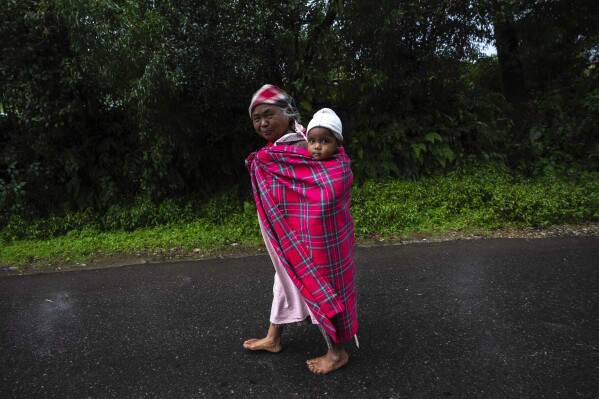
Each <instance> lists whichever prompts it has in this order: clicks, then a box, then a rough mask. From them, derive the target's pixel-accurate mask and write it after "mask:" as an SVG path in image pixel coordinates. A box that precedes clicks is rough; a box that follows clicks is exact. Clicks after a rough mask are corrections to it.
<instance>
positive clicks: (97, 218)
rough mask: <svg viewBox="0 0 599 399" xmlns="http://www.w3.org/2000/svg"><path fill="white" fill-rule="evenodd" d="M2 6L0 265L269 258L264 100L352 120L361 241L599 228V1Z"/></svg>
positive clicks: (180, 0)
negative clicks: (158, 252)
mask: <svg viewBox="0 0 599 399" xmlns="http://www.w3.org/2000/svg"><path fill="white" fill-rule="evenodd" d="M0 2H1V4H2V7H1V8H2V10H3V12H2V13H1V14H0V42H1V43H0V88H1V90H0V244H2V246H3V248H4V249H3V250H0V257H4V259H0V263H2V264H5V263H7V262H8V263H10V262H16V263H19V262H23V261H27V260H28V261H35V260H39V259H42V258H43V257H44V256H41V255H38V254H37V252H36V251H38V250H36V249H31V248H32V247H31V245H33V244H32V243H33V242H36V243H37V244H39V243H40V242H46V243H47V245H48V246H50V247H53V248H55V247H56V246H57V245H56V242H57V241H51V240H53V239H57V238H60V237H66V239H67V240H70V241H71V242H73V241H76V239H79V238H80V239H86V238H88V239H90V240H91V239H92V238H94V239H98V237H100V235H101V234H104V233H108V232H115V234H121V233H122V232H127V231H128V232H133V231H140V229H145V228H151V227H156V226H178V227H176V228H175V230H177V229H179V230H180V231H184V234H183V233H181V234H180V235H176V234H175V235H174V236H173V235H172V234H173V233H172V232H173V231H174V230H173V229H172V228H171V229H170V230H169V231H170V232H171V233H169V234H171V238H170V239H169V241H168V243H164V242H161V243H158V244H157V243H154V244H147V243H141V244H139V245H138V246H137V247H136V246H133V247H131V248H125V247H118V246H117V247H115V248H114V249H113V250H112V251H117V252H118V251H127V250H132V251H139V250H141V249H144V248H145V249H147V250H153V249H151V248H150V247H152V246H154V247H155V246H169V245H171V246H179V247H181V246H183V247H185V248H188V249H191V248H196V249H197V247H201V246H202V245H204V246H209V245H208V244H207V242H208V241H209V242H212V241H213V242H214V243H216V244H218V245H228V244H231V243H237V242H241V243H245V242H244V238H245V239H246V240H247V241H248V243H251V242H259V240H260V239H259V232H258V230H257V228H256V224H255V209H253V208H252V200H251V194H250V188H249V177H248V175H247V171H246V170H245V167H244V159H245V158H246V157H247V155H248V154H249V153H251V152H252V151H255V150H256V149H258V148H260V147H261V146H262V145H263V143H262V141H261V139H260V137H259V136H258V135H257V134H255V133H254V132H253V131H252V127H251V124H250V122H249V117H248V104H249V100H250V98H251V96H252V94H253V92H254V91H255V90H256V89H258V88H259V87H260V86H262V85H263V84H264V83H273V84H276V85H279V86H281V87H282V88H284V89H285V90H286V91H288V92H289V93H290V94H291V95H292V96H293V97H294V98H295V99H296V103H297V105H298V107H299V109H300V113H301V114H302V116H303V122H304V124H307V122H308V121H309V119H310V117H311V116H312V114H313V112H314V111H316V110H317V109H319V108H321V107H325V106H326V107H330V108H333V109H335V110H336V111H337V113H338V114H339V115H340V117H341V119H342V121H343V126H344V138H345V142H344V145H345V147H346V149H347V151H348V153H349V155H350V157H351V159H352V162H353V171H354V175H355V188H356V189H355V193H354V208H353V211H352V212H353V213H354V218H355V219H356V225H357V233H358V234H364V235H369V234H370V235H372V234H378V235H384V234H391V235H393V234H400V233H402V234H405V233H406V232H407V231H408V230H406V229H411V231H416V230H427V229H428V230H434V229H435V227H434V226H435V223H437V225H442V224H443V223H449V225H446V227H447V226H448V227H449V228H452V229H464V228H467V227H468V226H474V227H477V226H478V227H485V228H497V227H501V226H505V225H510V223H515V224H519V225H530V226H547V225H549V224H555V223H568V222H578V223H580V222H588V221H596V220H599V194H598V192H599V175H598V172H597V171H598V170H599V169H598V166H599V74H598V72H597V63H598V61H599V25H598V24H597V23H596V21H597V20H599V2H597V1H595V0H567V1H566V0H527V1H512V0H473V1H469V0H463V1H449V0H446V1H442V0H435V1H433V0H419V1H415V0H412V1H398V0H395V1H391V0H380V1H376V2H375V1H367V0H333V1H297V0H291V1H287V2H275V1H272V0H248V1H239V0H219V1H216V0H206V1H191V0H177V1H163V0H146V1H139V0H137V1H134V0H120V1H115V0H96V1H88V0H0ZM486 46H491V47H494V48H495V49H496V54H492V55H489V54H485V52H484V51H483V49H484V48H485V47H486ZM467 209H470V210H473V211H474V213H468V212H466V210H467ZM458 216H459V218H458ZM452 223H453V224H452ZM219 226H221V227H222V226H225V227H226V230H227V232H226V233H218V232H215V231H216V230H215V229H217V230H218V228H220V227H219ZM227 226H228V227H227ZM160 228H163V227H160ZM154 231H156V230H154ZM206 232H208V233H206ZM203 234H204V235H206V234H207V237H208V236H209V237H211V238H209V239H207V240H208V241H202V239H201V238H198V237H201V236H202V235H203ZM189 235H194V236H195V237H196V238H192V239H191V240H186V239H185V238H184V237H187V236H189ZM111 237H112V238H111V240H113V241H119V242H120V241H123V240H126V239H124V238H123V236H111ZM129 237H132V236H131V235H130V236H129ZM215 237H216V238H215ZM248 237H252V239H249V238H248ZM48 240H50V241H48ZM210 240H212V241H210ZM142 241H143V240H142ZM25 242H26V243H29V244H27V245H29V246H26V247H20V245H22V244H23V243H25ZM48 243H49V244H48ZM169 243H170V244H169ZM37 244H36V245H37ZM98 245H99V246H97V247H94V248H92V249H90V248H89V247H86V249H83V250H82V253H83V254H87V255H88V256H89V255H90V254H91V253H92V252H94V251H96V252H102V251H107V249H106V245H107V244H106V243H104V244H101V245H100V244H98ZM102 245H104V247H102ZM9 248H13V249H14V248H20V249H18V250H16V252H18V253H19V255H10V256H9V255H8V254H9V251H8V249H9ZM23 248H25V249H23ZM2 251H4V252H2ZM63 255H64V254H63ZM11 256H12V257H11ZM64 256H67V255H64Z"/></svg>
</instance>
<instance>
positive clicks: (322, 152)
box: [307, 108, 343, 161]
mask: <svg viewBox="0 0 599 399" xmlns="http://www.w3.org/2000/svg"><path fill="white" fill-rule="evenodd" d="M342 130H343V129H342V125H341V119H339V117H338V116H337V114H336V113H335V111H333V110H332V109H330V108H323V109H321V110H319V111H318V112H316V113H315V114H314V116H313V117H312V120H311V121H310V123H309V124H308V129H307V132H308V133H307V140H308V152H309V153H310V155H311V156H312V158H313V159H316V160H319V161H324V160H326V159H329V158H330V157H331V156H333V154H335V152H336V151H337V147H340V146H341V145H342V144H343V135H342Z"/></svg>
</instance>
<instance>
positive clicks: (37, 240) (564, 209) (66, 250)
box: [0, 165, 599, 265]
mask: <svg viewBox="0 0 599 399" xmlns="http://www.w3.org/2000/svg"><path fill="white" fill-rule="evenodd" d="M352 214H353V217H354V219H355V223H356V235H357V239H358V242H359V241H360V240H363V239H365V238H370V237H377V238H385V237H394V238H406V237H407V238H410V237H411V236H412V235H413V234H414V233H419V234H422V233H426V234H432V235H435V234H442V233H444V232H447V231H456V230H459V231H465V232H481V231H487V230H489V229H496V228H500V227H501V228H504V227H516V228H517V227H521V226H538V227H545V226H548V225H551V224H566V223H581V222H586V221H589V220H599V173H591V172H583V173H577V172H573V171H563V172H562V173H555V172H549V173H546V174H545V175H543V176H538V177H534V178H525V177H522V176H520V177H518V175H514V174H513V173H510V172H509V171H508V170H507V169H506V168H505V167H502V166H496V167H491V166H490V165H488V166H487V167H485V168H479V167H474V166H470V167H465V168H460V169H458V170H456V171H454V172H451V173H450V174H449V175H448V176H431V177H426V178H422V179H419V180H417V181H408V180H390V181H388V182H380V183H375V182H372V181H369V182H367V183H365V184H363V185H361V186H356V187H355V188H354V192H353V201H352ZM131 230H135V231H131ZM67 231H68V233H66V234H64V233H65V232H67ZM0 237H1V238H3V239H4V240H5V241H6V245H4V246H1V247H0V264H3V265H7V264H8V265H23V264H25V263H28V262H32V261H33V262H36V263H38V264H42V263H44V262H46V263H47V262H51V263H52V262H59V263H65V262H67V263H68V262H74V261H85V260H86V259H89V258H94V257H96V256H101V255H111V254H118V253H140V252H142V253H154V252H159V253H161V254H169V253H175V254H176V253H181V254H186V253H188V254H191V253H193V251H194V250H195V251H200V252H201V253H207V252H210V251H213V250H223V249H226V248H231V245H241V246H246V247H247V246H258V245H260V244H261V243H262V239H261V235H260V230H259V228H258V222H257V217H256V209H255V207H254V205H253V203H252V202H251V201H241V200H239V195H238V193H236V192H233V191H232V192H229V193H227V194H223V195H221V196H219V197H217V198H216V197H215V198H213V200H212V201H210V202H208V203H203V204H201V205H198V203H197V202H189V203H186V204H175V203H174V202H173V201H170V200H166V201H165V202H163V203H162V204H161V205H158V206H157V205H153V204H152V203H151V202H147V201H143V200H140V201H138V202H136V203H135V204H133V205H131V206H129V207H114V208H111V211H110V212H109V213H108V214H107V215H106V216H104V217H94V216H93V215H90V214H88V213H86V212H82V213H72V214H67V215H66V216H63V217H54V218H46V219H41V220H38V221H36V222H34V223H20V222H19V220H18V219H16V218H15V219H13V222H12V223H11V224H9V225H8V226H7V227H5V228H4V229H3V230H1V231H0Z"/></svg>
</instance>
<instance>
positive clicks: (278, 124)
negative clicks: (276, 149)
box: [252, 104, 289, 143]
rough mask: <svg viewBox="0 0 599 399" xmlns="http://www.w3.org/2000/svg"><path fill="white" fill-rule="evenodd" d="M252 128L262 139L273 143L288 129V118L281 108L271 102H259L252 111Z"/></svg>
mask: <svg viewBox="0 0 599 399" xmlns="http://www.w3.org/2000/svg"><path fill="white" fill-rule="evenodd" d="M252 124H253V125H254V130H256V133H258V134H259V135H260V136H262V137H263V138H264V139H266V140H268V141H269V142H271V143H274V142H275V141H277V140H278V139H280V138H281V137H283V135H284V134H285V133H287V131H288V130H289V118H288V117H287V116H285V114H283V111H282V110H281V108H279V107H277V106H276V105H272V104H260V105H258V106H257V107H256V108H254V110H253V111H252Z"/></svg>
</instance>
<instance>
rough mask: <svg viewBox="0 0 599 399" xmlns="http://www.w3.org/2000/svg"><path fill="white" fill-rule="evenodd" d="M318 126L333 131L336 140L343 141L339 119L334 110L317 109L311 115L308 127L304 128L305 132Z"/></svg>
mask: <svg viewBox="0 0 599 399" xmlns="http://www.w3.org/2000/svg"><path fill="white" fill-rule="evenodd" d="M318 126H320V127H326V128H327V129H329V130H330V131H331V132H333V134H334V135H335V137H336V138H337V139H338V140H340V141H343V134H342V132H343V127H342V125H341V119H339V117H338V116H337V114H336V113H335V111H333V110H332V109H330V108H323V109H321V110H319V111H317V112H316V113H315V114H314V116H313V117H312V120H311V121H310V123H308V129H306V132H309V131H310V129H312V128H314V127H318Z"/></svg>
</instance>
